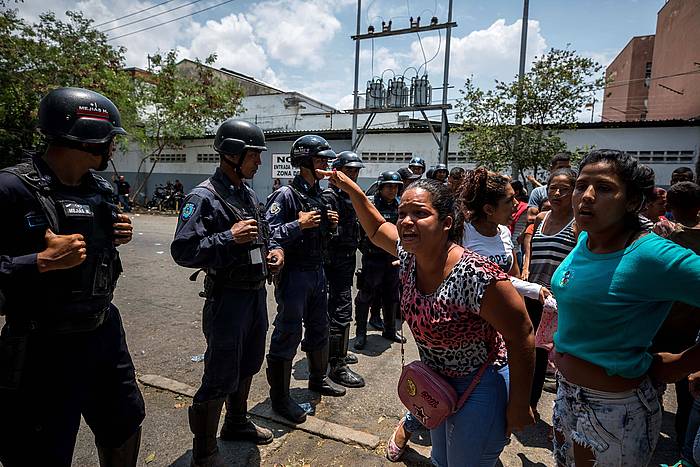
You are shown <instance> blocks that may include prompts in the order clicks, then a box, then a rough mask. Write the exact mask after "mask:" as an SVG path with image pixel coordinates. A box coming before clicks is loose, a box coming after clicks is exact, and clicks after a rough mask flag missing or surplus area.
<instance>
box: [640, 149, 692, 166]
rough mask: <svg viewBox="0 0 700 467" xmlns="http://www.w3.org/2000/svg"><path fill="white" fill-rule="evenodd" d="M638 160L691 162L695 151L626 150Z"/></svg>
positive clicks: (660, 162)
mask: <svg viewBox="0 0 700 467" xmlns="http://www.w3.org/2000/svg"><path fill="white" fill-rule="evenodd" d="M627 154H629V155H630V156H632V157H635V158H636V159H637V160H638V161H639V162H647V163H654V164H681V163H682V164H692V163H693V162H694V161H695V151H691V150H686V151H627Z"/></svg>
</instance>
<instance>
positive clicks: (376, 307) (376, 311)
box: [369, 294, 384, 332]
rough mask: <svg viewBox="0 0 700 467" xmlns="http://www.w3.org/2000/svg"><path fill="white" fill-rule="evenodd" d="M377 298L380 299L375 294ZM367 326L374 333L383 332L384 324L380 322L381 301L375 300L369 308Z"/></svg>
mask: <svg viewBox="0 0 700 467" xmlns="http://www.w3.org/2000/svg"><path fill="white" fill-rule="evenodd" d="M377 297H380V295H379V294H377ZM369 325H370V327H372V328H374V330H376V331H380V332H381V331H384V322H383V321H382V300H381V298H375V299H374V300H373V301H372V306H370V307H369Z"/></svg>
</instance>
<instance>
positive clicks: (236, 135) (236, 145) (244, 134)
mask: <svg viewBox="0 0 700 467" xmlns="http://www.w3.org/2000/svg"><path fill="white" fill-rule="evenodd" d="M214 149H215V150H216V152H218V153H220V154H227V155H230V156H238V155H241V156H242V155H245V153H246V151H247V150H249V149H250V150H253V151H267V147H266V146H265V135H264V134H263V131H262V130H261V129H260V127H259V126H257V125H254V124H252V123H250V122H246V121H244V120H238V119H235V118H229V119H228V120H226V121H225V122H224V123H222V124H221V125H220V126H219V129H218V130H216V136H215V137H214Z"/></svg>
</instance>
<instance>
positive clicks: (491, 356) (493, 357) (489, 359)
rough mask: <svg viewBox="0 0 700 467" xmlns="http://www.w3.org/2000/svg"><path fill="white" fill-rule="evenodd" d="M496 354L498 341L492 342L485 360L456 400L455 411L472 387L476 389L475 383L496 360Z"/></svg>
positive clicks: (472, 389)
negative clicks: (492, 344)
mask: <svg viewBox="0 0 700 467" xmlns="http://www.w3.org/2000/svg"><path fill="white" fill-rule="evenodd" d="M496 355H498V341H496V342H495V343H494V346H493V348H492V349H491V351H490V352H489V355H488V357H486V361H485V362H484V364H483V365H481V368H479V371H478V372H477V373H476V375H475V376H474V379H472V382H471V383H470V384H469V387H468V388H467V390H466V391H464V393H463V394H462V396H461V397H460V398H459V400H458V401H457V405H456V406H455V413H456V412H457V411H459V409H461V408H462V406H463V405H464V404H465V403H466V402H467V399H468V398H469V396H470V395H471V394H472V392H474V389H476V385H477V384H479V380H481V377H482V376H483V375H484V372H485V371H486V368H488V366H489V365H491V364H492V363H493V362H494V360H496Z"/></svg>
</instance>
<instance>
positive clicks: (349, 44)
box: [11, 0, 664, 114]
mask: <svg viewBox="0 0 700 467" xmlns="http://www.w3.org/2000/svg"><path fill="white" fill-rule="evenodd" d="M164 1H165V0H152V1H140V0H121V1H110V0H82V1H75V0H52V1H51V2H46V1H44V0H25V1H24V3H20V4H11V6H15V7H17V8H19V10H20V14H21V15H22V16H24V17H25V18H26V19H28V20H30V21H35V20H37V19H38V15H39V14H40V13H41V12H43V11H46V10H47V9H48V8H51V9H52V10H53V11H55V12H56V13H57V14H59V15H60V14H62V13H63V12H64V11H66V10H79V11H82V12H83V13H84V14H85V15H86V16H88V17H91V18H94V20H95V24H96V25H98V26H97V29H100V30H103V31H106V34H108V35H109V37H113V38H115V39H114V40H113V43H114V44H115V45H123V46H124V47H126V48H127V52H126V59H127V64H128V65H129V66H138V67H143V68H145V67H146V63H147V55H148V54H149V53H150V54H153V53H155V52H157V51H161V52H164V51H167V50H170V49H173V48H177V49H178V50H179V52H180V54H179V57H180V58H191V59H194V58H197V57H199V58H204V57H206V56H207V55H209V54H210V53H216V54H217V55H218V61H217V63H216V66H218V67H226V68H230V69H233V70H236V71H239V72H241V73H245V74H248V75H252V76H254V77H255V78H257V79H260V80H262V81H265V82H268V83H270V84H273V85H275V86H278V87H281V88H282V89H285V90H295V91H300V92H303V93H305V94H308V95H310V96H312V97H314V98H316V99H318V100H320V101H322V102H325V103H328V104H330V105H334V106H337V107H338V108H340V109H347V108H350V107H352V99H351V94H352V86H353V66H354V53H355V49H354V42H353V41H352V40H351V39H350V36H351V35H352V34H354V32H355V27H356V23H355V18H356V14H357V2H356V0H308V1H302V0H263V1H252V0H230V1H229V2H228V3H226V4H223V5H220V6H216V5H218V4H220V3H223V2H224V1H225V0H199V1H197V0H170V1H165V3H164V4H162V5H160V6H157V7H155V8H152V9H149V10H148V11H145V12H142V13H139V14H136V15H132V16H129V17H127V18H124V19H121V20H118V21H112V22H108V21H111V20H114V19H115V18H119V17H122V16H125V15H129V14H131V13H134V12H138V11H140V10H143V9H146V8H149V7H151V6H154V5H157V4H159V3H163V2H164ZM189 3H191V4H189ZM188 4H189V5H188ZM663 4H664V0H597V1H584V0H581V1H573V0H532V1H531V2H530V21H529V23H528V49H527V57H528V63H529V62H531V61H532V59H533V58H534V57H535V56H538V55H541V54H542V53H543V52H545V51H546V50H548V49H549V48H551V47H555V48H563V47H567V44H568V46H569V47H570V48H572V49H574V50H576V51H578V52H579V53H581V54H583V55H586V56H590V57H593V58H595V59H596V60H597V61H599V62H600V63H601V64H603V65H607V64H608V63H609V62H610V61H611V60H612V59H613V58H614V57H615V55H616V54H617V53H618V52H619V51H620V50H621V49H622V47H624V46H625V44H627V42H628V41H629V40H630V38H631V37H632V36H638V35H646V34H653V33H654V32H655V25H656V14H657V12H658V10H659V9H660V8H661V7H662V6H663ZM47 5H51V6H50V7H49V6H47ZM212 6H215V7H214V8H212V9H210V10H208V11H204V12H202V13H199V14H195V15H192V16H188V17H186V18H184V19H180V20H177V21H174V22H172V23H170V24H165V25H162V26H159V27H155V28H152V29H149V30H147V31H143V32H139V33H137V34H133V35H128V36H125V37H121V38H120V37H118V36H121V35H123V34H128V33H130V32H134V31H137V30H139V29H143V28H147V27H150V26H154V25H158V24H160V23H163V22H165V21H169V20H171V19H174V18H177V17H180V16H185V15H189V14H191V13H194V12H196V11H199V10H202V9H205V8H208V7H212ZM178 7H180V8H178ZM174 8H176V9H175V10H173V11H170V12H167V13H163V12H165V11H166V10H171V9H174ZM160 13H163V14H160ZM152 15H157V16H154V17H153V18H150V19H147V20H144V21H139V22H136V23H134V24H131V25H126V24H127V23H130V22H135V21H138V20H140V19H143V18H146V17H148V16H152ZM433 15H435V16H437V17H438V18H439V20H440V22H443V21H445V20H446V18H447V1H446V0H437V1H436V0H424V1H417V0H413V1H407V0H373V1H372V0H363V11H362V30H363V32H365V31H366V29H367V26H368V25H369V24H373V25H375V27H377V29H380V23H381V21H382V20H385V21H389V20H390V19H391V20H392V21H393V28H394V29H397V28H400V27H404V26H407V25H408V17H409V16H421V19H422V24H425V23H427V22H428V21H429V18H430V17H431V16H433ZM521 15H522V1H516V0H488V1H487V0H478V1H477V0H454V12H453V20H454V21H456V22H457V24H458V27H457V28H455V29H453V36H452V52H451V59H450V65H451V67H450V84H451V85H453V86H455V87H456V88H459V87H461V86H462V85H463V83H464V78H465V77H467V76H473V77H474V80H475V81H476V83H477V84H479V85H482V86H489V85H490V84H491V83H493V80H494V79H501V80H509V79H511V78H512V77H513V76H515V74H517V69H518V56H519V44H520V24H521V23H520V18H521ZM112 28H115V29H112ZM108 29H111V30H109V31H107V30H108ZM420 39H421V41H420V42H419V40H418V37H417V35H415V34H412V35H406V36H399V37H392V38H384V39H377V40H375V41H374V47H373V48H374V51H373V52H372V44H371V43H370V41H363V43H362V53H361V58H362V59H361V68H360V90H361V91H364V88H365V86H366V82H367V80H368V79H370V78H371V76H372V71H373V72H374V75H381V74H382V72H384V77H385V79H387V78H389V77H391V76H392V73H394V74H396V75H404V74H405V75H406V76H407V77H410V76H413V75H414V74H415V71H413V69H411V68H409V67H414V68H419V67H422V68H421V74H422V73H423V71H424V70H425V68H426V67H425V66H424V62H425V61H426V59H428V60H429V59H431V58H432V57H435V59H434V60H433V61H431V62H430V63H428V64H427V71H428V75H429V79H430V81H431V84H432V85H433V86H434V87H438V86H441V84H442V71H441V67H442V62H443V51H444V45H445V44H444V39H445V35H444V31H443V32H442V33H441V34H440V35H438V34H437V33H430V34H422V35H421V37H420ZM421 42H422V46H423V50H421V46H420V45H421ZM438 49H439V52H440V53H437V52H438ZM424 57H425V58H424ZM385 70H386V71H385ZM456 88H455V89H452V90H450V92H449V97H450V98H451V99H455V98H457V97H458V96H459V94H458V91H457V89H456ZM597 106H598V109H596V110H597V112H596V113H597V114H599V113H600V112H599V111H600V107H601V105H600V103H599V104H597Z"/></svg>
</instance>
